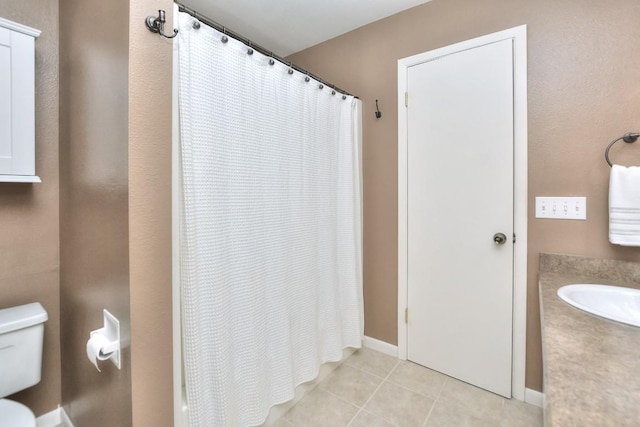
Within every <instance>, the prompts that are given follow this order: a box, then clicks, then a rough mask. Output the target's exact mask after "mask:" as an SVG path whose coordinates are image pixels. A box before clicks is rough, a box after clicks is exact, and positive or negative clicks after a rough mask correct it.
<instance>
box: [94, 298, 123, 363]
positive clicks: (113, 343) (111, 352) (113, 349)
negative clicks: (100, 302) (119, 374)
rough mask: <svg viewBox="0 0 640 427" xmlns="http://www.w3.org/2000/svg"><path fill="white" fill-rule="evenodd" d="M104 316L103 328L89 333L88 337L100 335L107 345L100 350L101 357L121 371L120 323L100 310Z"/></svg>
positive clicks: (111, 315)
mask: <svg viewBox="0 0 640 427" xmlns="http://www.w3.org/2000/svg"><path fill="white" fill-rule="evenodd" d="M102 314H103V316H104V327H102V328H100V329H96V330H95V331H91V332H90V333H89V337H90V338H91V337H93V336H94V335H95V334H101V335H102V336H104V337H105V338H106V339H107V340H108V341H109V343H108V344H106V345H104V346H103V347H102V349H101V350H100V354H101V356H104V357H107V358H108V359H109V360H111V362H113V364H114V365H116V367H117V368H118V369H121V363H120V321H119V320H118V319H116V317H115V316H114V315H113V314H111V313H109V312H108V311H107V310H106V309H103V310H102Z"/></svg>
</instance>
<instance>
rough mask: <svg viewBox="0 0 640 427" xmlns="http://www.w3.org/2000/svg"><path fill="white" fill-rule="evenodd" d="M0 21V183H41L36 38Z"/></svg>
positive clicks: (34, 33) (29, 30)
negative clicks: (37, 142)
mask: <svg viewBox="0 0 640 427" xmlns="http://www.w3.org/2000/svg"><path fill="white" fill-rule="evenodd" d="M39 35H40V31H38V30H36V29H33V28H30V27H27V26H24V25H21V24H18V23H15V22H12V21H9V20H6V19H3V18H0V182H40V178H39V177H37V176H36V171H35V52H34V46H35V39H36V37H38V36H39Z"/></svg>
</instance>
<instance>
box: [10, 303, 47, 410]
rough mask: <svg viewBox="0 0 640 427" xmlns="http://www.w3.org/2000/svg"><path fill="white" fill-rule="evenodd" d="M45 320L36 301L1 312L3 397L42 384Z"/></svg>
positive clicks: (42, 309) (45, 315) (43, 310)
mask: <svg viewBox="0 0 640 427" xmlns="http://www.w3.org/2000/svg"><path fill="white" fill-rule="evenodd" d="M46 320H47V312H46V311H45V309H44V308H43V307H42V306H41V305H40V303H37V302H34V303H31V304H25V305H20V306H17V307H11V308H4V309H0V398H3V397H5V396H8V395H10V394H13V393H15V392H17V391H20V390H24V389H25V388H28V387H31V386H33V385H36V384H38V383H39V382H40V373H41V371H42V337H43V334H44V322H45V321H46Z"/></svg>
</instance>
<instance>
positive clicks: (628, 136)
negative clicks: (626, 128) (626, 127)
mask: <svg viewBox="0 0 640 427" xmlns="http://www.w3.org/2000/svg"><path fill="white" fill-rule="evenodd" d="M638 137H640V133H635V132H629V133H625V134H624V135H622V136H621V137H620V138H616V139H614V140H613V141H611V142H610V143H609V145H607V149H606V150H604V159H605V160H606V161H607V163H609V166H613V164H612V163H611V160H609V150H611V147H613V144H615V143H616V142H618V141H620V140H623V141H624V142H626V143H627V144H631V143H632V142H636V141H637V140H638Z"/></svg>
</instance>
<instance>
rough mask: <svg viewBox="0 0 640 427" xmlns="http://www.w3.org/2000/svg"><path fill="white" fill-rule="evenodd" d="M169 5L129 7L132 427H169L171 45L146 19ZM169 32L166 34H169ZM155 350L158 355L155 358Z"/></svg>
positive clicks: (147, 2)
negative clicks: (134, 426) (154, 30)
mask: <svg viewBox="0 0 640 427" xmlns="http://www.w3.org/2000/svg"><path fill="white" fill-rule="evenodd" d="M172 8H173V3H172V2H171V1H169V0H156V1H151V0H143V1H142V0H140V1H135V2H131V9H130V27H129V40H130V45H129V259H130V281H131V282H130V283H131V369H132V374H131V382H132V389H133V391H132V393H133V396H132V398H133V424H134V425H136V426H157V427H162V426H172V425H173V400H172V399H173V394H172V387H173V378H172V372H173V366H172V363H173V359H172V351H171V349H172V344H171V343H172V336H171V330H172V322H171V87H172V86H171V64H172V57H171V55H172V52H173V51H172V43H171V41H170V40H167V39H164V38H162V37H160V36H158V35H157V34H152V33H151V32H149V31H148V30H147V29H146V27H145V26H144V25H143V22H144V18H145V17H146V16H147V15H150V14H153V13H154V12H155V11H157V10H158V9H165V10H166V11H167V22H169V23H170V22H172V14H171V10H172ZM171 28H172V27H171V24H169V25H167V29H166V32H167V33H170V32H171ZM159 349H160V351H158V350H159Z"/></svg>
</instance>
